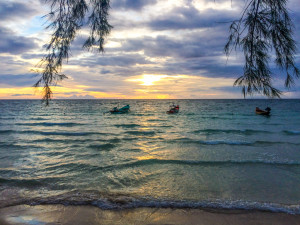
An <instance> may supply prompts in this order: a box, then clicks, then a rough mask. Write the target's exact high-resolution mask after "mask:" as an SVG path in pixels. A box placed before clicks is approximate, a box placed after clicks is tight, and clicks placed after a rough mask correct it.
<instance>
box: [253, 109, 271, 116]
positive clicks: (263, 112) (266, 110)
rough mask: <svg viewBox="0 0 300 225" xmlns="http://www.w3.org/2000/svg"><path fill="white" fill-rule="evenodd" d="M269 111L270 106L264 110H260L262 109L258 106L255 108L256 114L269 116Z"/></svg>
mask: <svg viewBox="0 0 300 225" xmlns="http://www.w3.org/2000/svg"><path fill="white" fill-rule="evenodd" d="M270 112H271V108H270V107H267V108H265V110H262V109H260V108H258V107H256V109H255V113H256V114H258V115H264V116H269V115H270Z"/></svg>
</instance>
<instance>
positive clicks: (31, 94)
mask: <svg viewBox="0 0 300 225" xmlns="http://www.w3.org/2000/svg"><path fill="white" fill-rule="evenodd" d="M11 96H34V95H33V94H14V95H11Z"/></svg>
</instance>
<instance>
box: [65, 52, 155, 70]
mask: <svg viewBox="0 0 300 225" xmlns="http://www.w3.org/2000/svg"><path fill="white" fill-rule="evenodd" d="M150 63H151V62H149V61H148V60H146V59H145V58H144V57H143V56H141V55H139V54H122V55H121V54H120V55H108V54H104V55H99V54H98V55H96V57H88V58H81V59H80V60H72V61H71V60H70V64H71V65H80V66H95V65H98V66H120V67H128V66H134V65H137V64H150ZM106 73H108V72H107V71H106Z"/></svg>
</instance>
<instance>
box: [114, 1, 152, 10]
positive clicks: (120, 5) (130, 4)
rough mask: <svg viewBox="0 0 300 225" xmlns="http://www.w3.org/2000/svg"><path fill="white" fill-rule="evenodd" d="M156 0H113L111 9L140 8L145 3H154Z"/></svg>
mask: <svg viewBox="0 0 300 225" xmlns="http://www.w3.org/2000/svg"><path fill="white" fill-rule="evenodd" d="M156 2H157V0H114V1H112V4H111V7H112V9H124V10H141V9H142V8H143V7H144V6H146V5H150V4H151V5H154V4H156Z"/></svg>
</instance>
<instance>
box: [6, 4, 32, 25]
mask: <svg viewBox="0 0 300 225" xmlns="http://www.w3.org/2000/svg"><path fill="white" fill-rule="evenodd" d="M27 3H28V2H27ZM36 12H37V10H36V9H34V8H32V7H31V4H26V3H24V2H13V1H0V20H1V21H4V20H12V19H15V18H19V19H24V18H28V17H30V16H31V15H33V14H34V13H36Z"/></svg>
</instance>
